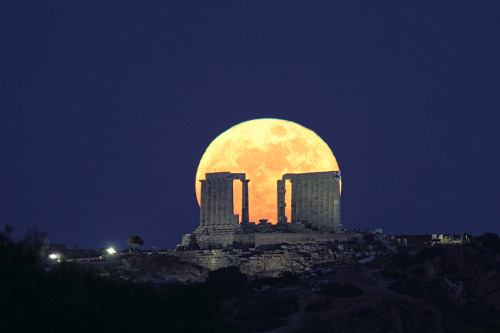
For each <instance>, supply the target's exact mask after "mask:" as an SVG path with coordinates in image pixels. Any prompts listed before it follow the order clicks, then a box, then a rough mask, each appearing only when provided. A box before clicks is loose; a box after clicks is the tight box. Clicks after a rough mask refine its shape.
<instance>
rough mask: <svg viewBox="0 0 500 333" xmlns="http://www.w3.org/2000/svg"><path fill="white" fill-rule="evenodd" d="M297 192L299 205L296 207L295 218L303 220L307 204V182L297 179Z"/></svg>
mask: <svg viewBox="0 0 500 333" xmlns="http://www.w3.org/2000/svg"><path fill="white" fill-rule="evenodd" d="M298 183H299V184H298V185H299V186H298V187H299V194H300V205H299V207H298V209H297V220H299V221H303V220H305V219H306V206H307V205H306V204H307V200H306V199H307V198H306V196H307V184H306V182H305V181H304V180H303V179H301V180H299V181H298Z"/></svg>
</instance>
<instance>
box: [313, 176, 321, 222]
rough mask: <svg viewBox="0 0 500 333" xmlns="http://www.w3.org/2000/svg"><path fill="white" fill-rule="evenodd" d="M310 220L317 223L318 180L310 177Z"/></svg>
mask: <svg viewBox="0 0 500 333" xmlns="http://www.w3.org/2000/svg"><path fill="white" fill-rule="evenodd" d="M311 185H312V186H311V187H312V189H311V201H312V202H311V222H312V223H314V225H316V226H317V225H318V212H319V209H318V203H319V202H318V180H317V179H311Z"/></svg>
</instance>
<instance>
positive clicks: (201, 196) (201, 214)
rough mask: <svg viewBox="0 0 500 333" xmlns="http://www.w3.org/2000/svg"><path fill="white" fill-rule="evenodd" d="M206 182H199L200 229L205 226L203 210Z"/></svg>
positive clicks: (205, 197)
mask: <svg viewBox="0 0 500 333" xmlns="http://www.w3.org/2000/svg"><path fill="white" fill-rule="evenodd" d="M206 182H207V181H206V180H200V183H201V191H200V227H204V226H205V209H206V205H207V204H206V200H207V193H206V190H207V186H206Z"/></svg>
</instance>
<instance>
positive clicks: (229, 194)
mask: <svg viewBox="0 0 500 333" xmlns="http://www.w3.org/2000/svg"><path fill="white" fill-rule="evenodd" d="M233 215H234V212H233V179H228V180H227V182H226V220H225V224H227V225H230V224H232V221H233Z"/></svg>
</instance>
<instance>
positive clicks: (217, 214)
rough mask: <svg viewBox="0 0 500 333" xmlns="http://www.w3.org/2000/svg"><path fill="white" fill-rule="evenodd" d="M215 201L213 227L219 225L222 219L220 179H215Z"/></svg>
mask: <svg viewBox="0 0 500 333" xmlns="http://www.w3.org/2000/svg"><path fill="white" fill-rule="evenodd" d="M214 181H215V189H216V190H215V191H216V195H215V200H216V206H215V225H221V218H222V214H221V213H222V209H221V206H222V191H221V187H222V186H221V185H222V181H221V179H215V180H214Z"/></svg>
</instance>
